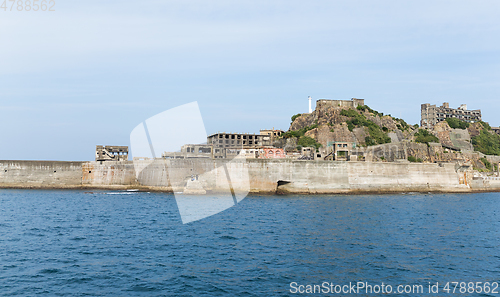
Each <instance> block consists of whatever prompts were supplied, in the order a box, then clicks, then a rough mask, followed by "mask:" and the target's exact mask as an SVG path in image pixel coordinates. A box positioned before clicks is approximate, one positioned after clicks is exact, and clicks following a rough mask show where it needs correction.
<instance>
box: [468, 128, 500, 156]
mask: <svg viewBox="0 0 500 297" xmlns="http://www.w3.org/2000/svg"><path fill="white" fill-rule="evenodd" d="M472 145H474V150H476V151H479V152H481V153H483V154H485V155H497V156H498V155H500V136H499V135H498V134H496V133H494V132H489V131H487V130H486V129H483V130H481V132H480V134H479V135H477V136H474V137H472Z"/></svg>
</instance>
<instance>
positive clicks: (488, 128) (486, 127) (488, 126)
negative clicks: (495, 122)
mask: <svg viewBox="0 0 500 297" xmlns="http://www.w3.org/2000/svg"><path fill="white" fill-rule="evenodd" d="M479 123H481V125H483V128H484V129H486V130H488V131H491V126H490V124H488V123H486V122H483V121H481V122H479Z"/></svg>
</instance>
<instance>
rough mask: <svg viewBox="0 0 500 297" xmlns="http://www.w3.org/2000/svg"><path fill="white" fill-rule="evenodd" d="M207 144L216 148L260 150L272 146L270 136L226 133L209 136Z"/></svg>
mask: <svg viewBox="0 0 500 297" xmlns="http://www.w3.org/2000/svg"><path fill="white" fill-rule="evenodd" d="M207 144H211V145H213V146H214V148H259V147H262V146H271V145H272V143H271V137H270V136H269V135H258V134H247V133H225V132H224V133H214V134H212V135H210V136H208V137H207Z"/></svg>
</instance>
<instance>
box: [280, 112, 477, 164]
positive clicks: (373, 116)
mask: <svg viewBox="0 0 500 297" xmlns="http://www.w3.org/2000/svg"><path fill="white" fill-rule="evenodd" d="M482 129H483V126H482V125H481V124H480V123H473V124H470V126H469V127H468V129H465V130H462V129H452V128H451V127H450V126H449V125H448V123H447V122H441V123H439V124H437V125H436V126H435V127H434V129H432V130H430V131H429V132H430V134H432V135H434V136H436V137H437V138H438V139H439V143H432V142H430V143H428V144H427V143H416V142H415V140H416V137H415V133H416V132H417V131H418V129H417V128H414V127H413V126H409V125H408V124H407V123H406V122H404V121H403V120H400V119H397V118H393V117H391V116H388V115H383V114H381V113H378V112H377V111H374V110H372V109H370V108H369V107H367V106H363V107H361V108H357V109H349V108H343V107H332V106H329V105H320V106H318V108H317V109H316V110H315V111H313V112H312V113H307V114H301V115H297V116H295V117H294V120H293V122H292V123H291V125H290V129H289V131H302V132H301V133H303V134H300V133H299V134H300V135H303V136H306V137H311V138H313V139H314V140H315V141H316V142H318V143H320V144H321V145H322V146H323V147H327V145H328V142H331V141H339V142H354V143H356V146H357V152H356V154H358V155H359V156H364V158H365V159H366V160H372V161H388V162H394V161H398V160H408V159H411V160H416V161H417V162H430V163H434V162H456V161H460V162H470V163H472V164H473V165H474V167H475V168H477V169H486V167H485V165H484V163H483V162H482V161H481V158H482V157H484V155H481V154H478V153H475V152H474V147H473V145H472V144H471V137H474V136H477V135H479V134H480V132H481V130H482ZM304 131H305V132H304ZM297 137H300V136H297ZM380 139H383V140H382V141H381V142H380ZM292 140H293V143H292ZM367 141H369V143H367ZM377 141H378V143H380V144H377ZM285 142H286V143H285ZM384 142H390V143H386V144H384ZM280 144H281V147H285V146H286V147H287V148H288V149H293V148H292V146H293V145H296V144H297V138H295V137H292V138H289V139H288V140H286V141H285V140H283V141H281V143H280ZM361 158H363V157H361Z"/></svg>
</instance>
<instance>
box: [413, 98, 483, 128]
mask: <svg viewBox="0 0 500 297" xmlns="http://www.w3.org/2000/svg"><path fill="white" fill-rule="evenodd" d="M447 118H457V119H459V120H462V121H465V122H468V123H475V122H479V121H481V110H480V109H478V110H468V109H467V105H466V104H462V105H460V107H459V108H456V109H455V108H450V104H449V103H447V102H445V103H443V105H442V106H440V107H436V105H431V104H429V103H425V104H422V106H421V121H420V126H421V127H422V128H432V127H434V125H436V124H437V123H439V122H442V121H445V120H446V119H447Z"/></svg>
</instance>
